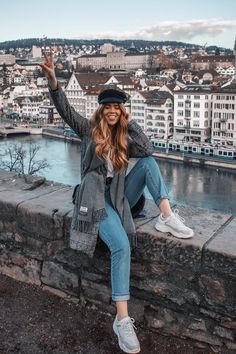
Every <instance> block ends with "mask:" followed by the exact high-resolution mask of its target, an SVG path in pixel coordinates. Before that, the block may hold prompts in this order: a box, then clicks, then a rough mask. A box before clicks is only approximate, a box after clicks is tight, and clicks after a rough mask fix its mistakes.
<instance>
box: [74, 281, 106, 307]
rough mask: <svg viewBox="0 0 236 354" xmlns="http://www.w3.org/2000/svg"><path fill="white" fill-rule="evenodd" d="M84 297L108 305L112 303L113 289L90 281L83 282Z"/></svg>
mask: <svg viewBox="0 0 236 354" xmlns="http://www.w3.org/2000/svg"><path fill="white" fill-rule="evenodd" d="M81 285H82V293H83V296H84V297H85V299H86V298H89V299H94V300H98V301H101V302H103V303H106V304H110V303H111V287H110V286H109V285H105V284H102V283H101V282H96V283H95V282H94V281H91V280H88V279H84V278H83V279H82V280H81Z"/></svg>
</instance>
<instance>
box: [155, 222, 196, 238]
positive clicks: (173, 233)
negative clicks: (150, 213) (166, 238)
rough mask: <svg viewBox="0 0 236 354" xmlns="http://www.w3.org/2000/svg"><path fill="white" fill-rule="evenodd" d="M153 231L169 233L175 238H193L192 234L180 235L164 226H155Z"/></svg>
mask: <svg viewBox="0 0 236 354" xmlns="http://www.w3.org/2000/svg"><path fill="white" fill-rule="evenodd" d="M155 229H156V230H157V231H161V232H169V233H170V234H171V235H173V236H175V237H177V238H192V237H193V236H194V233H192V234H190V235H185V234H180V233H179V232H176V231H174V230H171V229H170V228H169V227H168V226H166V225H158V226H156V225H155Z"/></svg>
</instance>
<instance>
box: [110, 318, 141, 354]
mask: <svg viewBox="0 0 236 354" xmlns="http://www.w3.org/2000/svg"><path fill="white" fill-rule="evenodd" d="M134 328H135V329H136V327H135V326H134V319H133V318H130V317H129V316H127V317H125V318H122V320H120V321H118V318H117V315H116V318H115V320H114V323H113V330H114V332H115V334H116V335H117V336H118V341H119V346H120V349H122V350H123V351H124V352H125V353H139V352H140V344H139V341H138V338H137V336H136V333H135V331H134Z"/></svg>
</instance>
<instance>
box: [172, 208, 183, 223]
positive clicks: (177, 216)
mask: <svg viewBox="0 0 236 354" xmlns="http://www.w3.org/2000/svg"><path fill="white" fill-rule="evenodd" d="M174 215H175V217H176V218H177V219H178V220H179V221H181V222H182V223H184V222H185V219H184V218H183V217H182V216H180V215H179V209H175V210H174Z"/></svg>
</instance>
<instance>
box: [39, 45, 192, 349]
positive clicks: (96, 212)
mask: <svg viewBox="0 0 236 354" xmlns="http://www.w3.org/2000/svg"><path fill="white" fill-rule="evenodd" d="M44 56H45V62H44V64H41V65H40V66H41V67H42V69H43V71H44V73H45V76H46V77H47V78H48V82H49V87H50V93H51V96H52V99H53V101H54V104H55V107H56V108H57V110H58V112H59V114H60V115H61V117H62V118H63V119H64V120H65V122H66V123H67V124H69V125H70V127H71V128H72V129H73V130H74V131H75V132H76V133H77V134H78V135H79V137H80V138H81V160H82V166H81V171H82V173H81V174H82V179H81V184H80V186H79V188H78V190H77V191H76V198H75V207H74V212H73V217H72V223H71V230H70V246H71V247H72V248H73V249H77V250H80V251H82V252H85V253H86V254H88V255H89V256H90V257H92V255H93V252H94V249H95V246H96V241H97V235H99V237H100V238H101V239H102V240H103V241H104V242H105V243H106V245H107V246H108V248H109V250H110V252H111V284H112V300H113V301H115V303H116V308H117V315H116V317H115V320H114V323H113V329H114V332H115V333H116V334H117V336H118V340H119V346H120V348H121V349H122V350H123V351H124V352H126V353H138V352H139V351H140V344H139V341H138V339H137V336H136V333H135V331H134V325H133V323H134V319H133V318H130V317H129V315H128V300H129V298H130V294H129V279H130V246H132V244H133V243H134V241H135V226H134V222H133V219H132V214H131V208H133V207H134V206H135V205H136V204H137V203H138V201H139V200H140V198H141V196H142V194H143V191H144V188H145V186H147V188H148V189H149V191H150V193H151V195H152V197H153V199H154V201H155V202H156V204H157V205H158V207H159V209H160V211H161V213H160V215H159V217H158V221H157V223H156V225H155V227H156V229H157V230H159V231H162V232H169V233H171V234H172V235H174V236H176V237H179V238H189V237H192V236H193V231H192V230H191V229H190V228H188V227H186V226H185V225H184V224H183V222H182V221H181V219H180V218H179V217H178V215H177V214H175V213H173V212H172V211H171V208H170V204H169V200H168V193H167V189H166V187H165V184H164V182H163V179H162V176H161V173H160V170H159V167H158V165H157V163H156V161H155V160H154V158H153V157H151V155H152V153H153V147H152V144H151V143H150V141H149V140H148V139H147V137H146V136H145V134H144V133H143V131H142V129H141V128H140V126H139V125H138V124H137V123H136V122H135V121H134V120H132V119H131V120H130V119H129V115H128V114H127V112H126V110H125V106H124V103H125V102H126V100H127V97H126V94H125V93H124V92H123V91H119V90H113V89H108V90H104V91H102V92H101V93H100V94H99V96H98V103H99V107H98V109H97V110H96V112H95V114H94V115H93V117H92V119H91V120H88V119H86V118H84V117H82V116H81V115H80V114H78V113H77V112H76V111H75V110H74V109H73V107H71V106H70V104H69V102H68V100H67V98H66V96H65V94H64V93H63V91H62V90H61V88H60V87H59V86H58V83H57V79H56V76H55V72H54V65H53V56H52V51H50V57H48V56H47V55H46V54H44ZM130 157H139V158H140V159H139V161H138V162H137V163H136V165H135V166H134V167H133V168H132V169H131V171H130V172H129V173H128V174H127V173H126V172H127V166H128V164H129V158H130Z"/></svg>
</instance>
